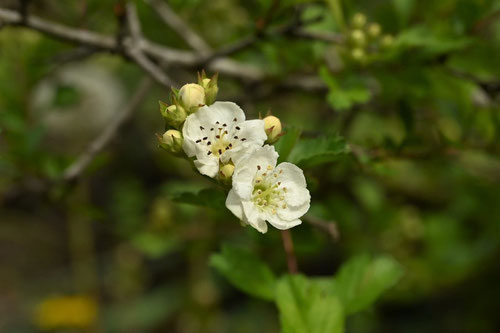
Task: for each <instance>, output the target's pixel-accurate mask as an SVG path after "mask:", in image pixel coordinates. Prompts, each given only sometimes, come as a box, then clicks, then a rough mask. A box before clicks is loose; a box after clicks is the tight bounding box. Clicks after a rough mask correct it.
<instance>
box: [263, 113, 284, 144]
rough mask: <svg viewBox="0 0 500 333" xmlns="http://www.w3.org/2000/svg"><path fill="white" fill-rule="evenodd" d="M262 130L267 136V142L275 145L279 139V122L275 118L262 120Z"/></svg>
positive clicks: (268, 117)
mask: <svg viewBox="0 0 500 333" xmlns="http://www.w3.org/2000/svg"><path fill="white" fill-rule="evenodd" d="M264 129H265V131H266V134H267V142H269V143H271V144H272V143H275V142H276V141H278V139H279V138H280V137H281V135H282V134H281V121H280V120H279V119H278V118H277V117H275V116H267V117H265V118H264Z"/></svg>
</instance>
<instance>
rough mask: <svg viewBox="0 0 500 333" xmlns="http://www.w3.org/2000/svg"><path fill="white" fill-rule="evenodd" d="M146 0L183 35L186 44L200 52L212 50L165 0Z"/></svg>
mask: <svg viewBox="0 0 500 333" xmlns="http://www.w3.org/2000/svg"><path fill="white" fill-rule="evenodd" d="M144 2H146V3H148V4H149V5H150V6H151V7H152V8H153V9H154V10H155V11H156V13H157V14H158V16H159V17H160V18H161V19H162V20H163V22H164V23H165V24H167V25H168V26H169V27H170V28H171V29H172V30H174V31H175V32H176V33H177V34H178V35H179V36H181V37H182V39H184V41H185V42H186V44H188V45H189V46H190V47H191V48H193V49H194V50H196V51H198V52H200V53H208V52H210V50H211V48H210V46H209V45H208V44H207V43H206V42H205V41H204V40H203V39H202V38H201V37H200V36H199V35H198V34H197V33H196V32H194V30H192V29H191V27H189V25H187V24H186V22H184V20H183V19H182V18H180V17H179V16H178V15H177V14H176V13H175V12H174V11H173V10H172V8H170V6H169V5H167V4H166V3H165V2H164V1H161V0H144Z"/></svg>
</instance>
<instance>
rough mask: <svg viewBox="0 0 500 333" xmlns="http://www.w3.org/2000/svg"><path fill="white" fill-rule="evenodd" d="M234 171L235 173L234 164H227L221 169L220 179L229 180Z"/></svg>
mask: <svg viewBox="0 0 500 333" xmlns="http://www.w3.org/2000/svg"><path fill="white" fill-rule="evenodd" d="M233 173H234V165H232V164H226V165H224V166H223V167H222V168H220V170H219V179H221V180H229V179H231V177H232V176H233Z"/></svg>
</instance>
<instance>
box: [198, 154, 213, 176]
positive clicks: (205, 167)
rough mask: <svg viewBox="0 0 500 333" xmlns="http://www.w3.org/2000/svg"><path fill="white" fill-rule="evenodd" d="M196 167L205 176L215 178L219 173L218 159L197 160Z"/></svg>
mask: <svg viewBox="0 0 500 333" xmlns="http://www.w3.org/2000/svg"><path fill="white" fill-rule="evenodd" d="M194 165H195V166H196V168H197V169H198V171H199V172H200V173H201V174H202V175H205V176H208V177H211V178H214V177H215V176H216V175H217V172H219V159H218V158H216V157H212V158H204V159H200V160H195V161H194Z"/></svg>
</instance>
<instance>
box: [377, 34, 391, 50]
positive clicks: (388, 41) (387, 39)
mask: <svg viewBox="0 0 500 333" xmlns="http://www.w3.org/2000/svg"><path fill="white" fill-rule="evenodd" d="M393 43H394V38H393V37H392V36H391V35H385V36H384V37H382V40H381V41H380V44H381V45H382V47H385V48H388V47H391V46H392V44H393Z"/></svg>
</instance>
